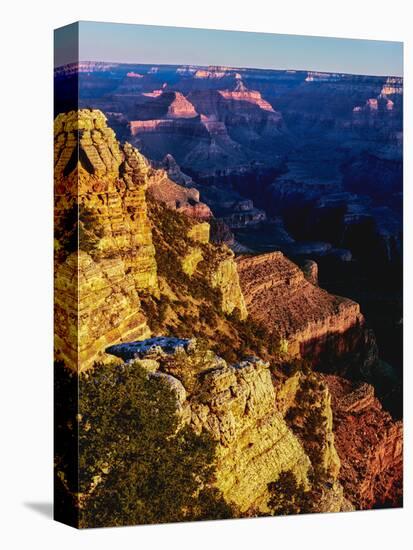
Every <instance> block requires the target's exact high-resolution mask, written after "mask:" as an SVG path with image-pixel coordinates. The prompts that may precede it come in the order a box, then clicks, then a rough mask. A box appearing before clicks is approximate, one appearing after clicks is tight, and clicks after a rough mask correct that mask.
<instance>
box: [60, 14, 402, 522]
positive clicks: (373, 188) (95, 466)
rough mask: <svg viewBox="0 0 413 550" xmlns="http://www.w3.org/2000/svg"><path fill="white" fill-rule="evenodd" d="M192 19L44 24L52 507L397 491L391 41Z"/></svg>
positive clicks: (218, 515) (398, 243) (397, 142)
mask: <svg viewBox="0 0 413 550" xmlns="http://www.w3.org/2000/svg"><path fill="white" fill-rule="evenodd" d="M198 32H199V34H197V31H196V30H195V29H172V28H168V27H145V26H140V25H121V24H106V23H105V24H104V23H101V24H100V23H87V22H81V23H74V24H72V25H69V26H67V27H62V28H61V29H58V30H57V31H55V53H56V55H55V70H54V85H55V107H54V199H55V204H54V218H55V219H54V227H55V234H54V236H55V239H54V267H55V269H54V273H55V285H54V288H55V314H54V318H55V338H54V340H55V375H54V380H55V457H54V458H55V460H54V473H55V482H54V487H55V518H56V519H57V520H58V521H61V522H63V523H66V524H69V525H72V526H74V527H78V528H88V527H106V526H122V525H134V524H148V523H150V524H156V523H165V522H179V521H194V520H206V519H209V520H210V519H226V518H248V517H259V516H277V515H287V514H288V515H289V514H304V513H320V512H345V511H347V512H348V511H357V510H373V509H378V508H398V507H401V506H402V505H403V354H402V347H403V346H402V334H403V322H402V315H403V280H402V273H403V75H402V74H400V63H401V62H402V46H401V45H400V44H398V43H390V42H389V43H380V44H382V45H384V46H383V47H387V46H386V44H387V45H388V48H390V50H391V54H392V56H390V58H391V59H392V60H393V61H394V65H391V64H390V66H385V67H383V71H381V73H380V74H371V72H374V71H370V70H369V66H370V65H369V63H372V60H371V58H370V57H369V56H368V55H367V54H366V53H365V52H366V51H367V50H365V48H364V46H365V44H366V42H367V41H363V40H359V41H349V40H345V39H341V40H339V41H338V42H337V43H336V42H334V44H333V42H331V47H332V48H336V49H337V57H338V58H339V59H342V55H347V57H348V59H350V60H353V62H354V74H353V73H350V72H348V71H342V72H340V71H339V70H337V69H335V70H330V67H329V66H328V65H326V59H327V58H326V56H325V54H324V53H323V52H325V48H326V46H327V47H328V44H329V42H328V41H329V40H330V39H315V38H312V37H294V36H291V37H286V36H284V35H259V34H257V33H237V36H236V37H235V35H234V34H232V33H231V32H230V31H205V30H199V31H198ZM208 33H210V35H209V34H208ZM283 36H284V38H283V48H281V46H280V44H279V40H280V37H283ZM208 37H209V38H208ZM298 39H307V40H308V44H309V46H310V45H311V51H312V52H313V55H314V60H313V61H312V64H311V66H310V65H309V67H308V70H306V69H305V68H302V63H309V61H307V60H308V58H307V56H306V54H305V52H304V51H303V52H302V57H303V61H302V63H301V64H299V65H297V64H294V63H298V61H297V59H295V60H294V57H292V53H291V52H294V51H297V48H296V47H295V46H294V44H295V42H294V41H295V40H298ZM235 40H237V41H239V42H237V43H239V44H243V48H244V49H245V52H246V51H247V50H248V56H247V57H246V58H245V60H244V57H243V48H238V49H237V50H234V48H233V45H234V43H235V42H234V41H235ZM320 40H321V42H320V45H317V44H318V41H320ZM331 40H334V41H336V40H338V39H331ZM350 42H352V44H351V47H350ZM166 44H168V45H166ZM126 46H127V48H126ZM225 47H227V48H228V51H226V50H225ZM219 48H221V50H220V49H219ZM231 48H232V49H231ZM183 51H185V55H184V54H182V52H183ZM368 51H370V52H371V51H374V43H373V42H372V43H371V47H370V48H368ZM228 52H235V53H232V54H228ZM245 52H244V55H246V54H245ZM269 52H270V53H272V54H273V62H271V63H270V61H268V60H269V59H271V57H270V56H269V55H268V54H269ZM178 54H179V55H180V56H181V57H182V59H181V58H179V59H178V57H179V55H178ZM339 54H340V55H339ZM341 54H342V55H341ZM217 55H222V58H223V59H225V64H222V65H217V64H216V59H217ZM231 56H232V57H231ZM160 59H162V60H163V62H160ZM228 59H231V60H232V61H231V63H228ZM280 59H281V60H282V59H284V62H282V63H281V61H280ZM200 60H203V61H200ZM251 60H252V61H251ZM356 61H357V63H358V64H357V63H356ZM269 63H270V64H269ZM277 63H279V65H277ZM288 63H292V65H291V66H289V68H288V69H285V68H280V67H283V66H285V65H286V64H288ZM314 63H315V64H316V66H317V67H316V68H315V66H314ZM268 64H269V65H268ZM254 67H255V68H254ZM374 67H376V65H374ZM392 69H394V70H392Z"/></svg>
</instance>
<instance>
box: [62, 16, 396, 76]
mask: <svg viewBox="0 0 413 550" xmlns="http://www.w3.org/2000/svg"><path fill="white" fill-rule="evenodd" d="M55 32H56V35H55V36H56V41H55V66H59V65H63V64H66V63H70V62H73V61H76V59H75V58H73V57H74V56H75V55H76V54H77V48H76V47H70V46H69V45H70V43H71V41H72V43H73V41H76V37H77V29H76V25H72V26H68V27H63V28H62V29H61V30H58V31H55ZM79 59H80V60H81V61H112V62H118V63H149V64H154V65H156V64H172V65H175V64H176V65H226V66H232V67H250V68H264V69H292V70H294V69H295V70H300V69H302V70H310V71H326V72H340V73H351V74H366V75H392V76H402V75H403V43H402V42H388V41H379V40H357V39H346V38H326V37H324V38H323V37H317V36H299V35H288V34H269V33H255V32H241V31H221V30H209V29H208V30H207V29H191V28H182V27H158V26H152V25H132V24H123V23H97V22H86V21H82V22H80V23H79Z"/></svg>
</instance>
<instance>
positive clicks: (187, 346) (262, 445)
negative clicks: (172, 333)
mask: <svg viewBox="0 0 413 550" xmlns="http://www.w3.org/2000/svg"><path fill="white" fill-rule="evenodd" d="M107 352H108V353H110V354H113V355H115V356H116V357H120V358H122V359H124V360H129V361H135V362H136V365H142V366H148V365H149V367H150V371H151V372H150V373H149V375H148V376H158V377H161V378H162V380H164V381H165V383H168V384H170V385H171V387H173V388H174V389H175V392H176V398H177V406H176V410H177V412H178V414H179V415H180V418H181V421H182V423H184V424H188V425H190V426H191V427H192V428H193V429H194V430H195V431H196V433H202V432H203V431H206V432H207V433H208V434H210V436H211V437H212V438H213V440H214V441H216V442H217V447H216V462H215V479H216V481H215V486H216V488H218V489H219V490H220V491H221V493H222V495H223V497H224V499H225V500H226V501H227V502H228V503H230V504H232V505H235V507H236V509H237V510H238V511H239V512H238V513H241V514H242V515H244V514H247V515H248V514H257V513H259V514H262V513H269V511H270V510H269V508H268V500H269V497H270V493H269V488H268V484H269V483H271V482H272V481H275V480H276V479H278V477H279V476H280V474H281V473H282V472H289V473H292V474H293V475H294V477H295V478H296V480H297V482H298V483H299V484H302V485H303V487H304V488H305V490H307V491H309V490H310V488H311V486H312V482H310V479H309V473H310V469H311V467H312V466H311V461H310V459H309V457H308V455H307V454H306V451H305V449H304V447H303V444H302V443H301V441H300V438H299V437H298V436H296V435H295V434H294V431H293V430H292V429H291V428H290V427H289V425H288V423H287V421H286V420H285V418H284V417H285V415H286V412H287V409H288V408H285V407H284V408H283V406H282V396H284V397H285V393H286V391H285V390H284V391H283V390H282V389H280V387H279V386H278V389H277V386H274V384H273V380H272V376H271V373H270V369H269V365H268V364H267V363H264V362H262V361H261V360H259V359H257V358H250V359H248V360H245V361H242V362H240V363H237V364H234V365H229V364H227V363H226V362H225V361H224V360H223V359H222V358H219V357H217V356H216V355H215V354H212V353H211V352H209V351H206V350H205V349H202V347H201V346H200V345H199V344H198V343H197V342H196V341H195V340H178V339H176V338H153V339H151V340H147V341H145V342H142V343H130V344H120V345H116V346H112V347H110V348H108V349H107ZM147 358H150V361H148V359H147ZM290 386H291V385H290ZM296 389H297V388H296ZM289 391H290V392H291V387H290V390H289ZM287 392H288V390H287ZM293 400H294V396H292V399H291V402H290V406H292V402H293ZM321 408H322V414H323V415H325V419H326V423H325V426H324V427H323V428H322V434H323V435H322V438H323V441H324V443H323V444H322V456H323V460H322V462H323V464H322V468H323V469H324V471H325V472H326V474H327V475H328V476H329V479H330V480H331V482H332V487H331V488H329V489H328V490H324V492H323V495H322V496H320V498H318V499H317V501H316V502H314V511H315V510H317V511H325V512H328V511H340V510H341V509H348V506H349V504H348V502H347V500H346V499H345V497H344V495H343V491H342V488H341V486H340V484H339V482H338V478H337V476H338V472H339V469H340V461H339V459H338V457H337V453H336V451H335V449H334V436H333V434H332V422H331V419H332V413H331V408H330V402H329V394H328V390H327V389H326V390H325V391H324V393H323V397H322V403H321ZM308 412H309V411H306V413H305V414H308Z"/></svg>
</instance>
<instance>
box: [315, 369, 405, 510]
mask: <svg viewBox="0 0 413 550" xmlns="http://www.w3.org/2000/svg"><path fill="white" fill-rule="evenodd" d="M325 380H326V382H327V385H328V388H329V390H330V393H331V395H332V407H333V411H334V433H335V445H336V449H337V452H338V454H339V456H340V459H341V470H340V474H339V479H340V481H341V483H342V485H343V487H344V490H345V494H346V497H347V498H348V499H349V500H350V501H351V502H353V504H354V505H355V506H356V507H357V508H358V509H362V510H364V509H369V508H374V507H386V506H391V507H397V506H401V505H402V494H403V425H402V422H400V421H397V422H395V421H393V420H392V418H391V416H390V414H389V413H387V412H386V411H384V410H383V409H382V406H381V404H380V402H379V400H378V399H377V398H376V397H375V395H374V389H373V387H372V386H370V385H369V384H354V383H352V382H349V381H348V380H345V379H344V378H341V377H338V376H331V375H328V376H325Z"/></svg>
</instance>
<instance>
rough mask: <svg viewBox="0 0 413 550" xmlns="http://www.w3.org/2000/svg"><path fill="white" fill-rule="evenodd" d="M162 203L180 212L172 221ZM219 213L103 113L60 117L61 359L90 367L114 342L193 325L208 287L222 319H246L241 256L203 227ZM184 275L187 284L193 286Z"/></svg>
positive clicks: (58, 269) (57, 249)
mask: <svg viewBox="0 0 413 550" xmlns="http://www.w3.org/2000/svg"><path fill="white" fill-rule="evenodd" d="M148 187H149V188H150V192H151V198H150V201H149V203H151V204H152V214H153V213H154V212H155V211H156V212H157V214H156V216H155V217H154V215H152V218H150V217H149V216H148V199H147V196H146V191H147V189H148ZM160 203H163V204H166V205H167V207H168V208H172V209H173V210H176V211H178V212H179V213H178V212H177V213H176V214H174V215H172V213H171V214H170V215H168V212H167V209H166V210H165V209H163V210H162V208H161V206H160ZM210 215H211V213H210V211H209V209H208V207H206V205H203V204H202V203H200V202H199V192H198V191H197V190H195V189H187V188H185V187H182V186H180V185H178V184H176V183H175V182H173V181H172V180H170V179H169V178H168V176H167V173H166V171H165V170H164V169H161V168H159V169H154V168H151V167H150V166H149V163H148V161H147V160H146V159H145V157H143V155H141V154H140V153H139V152H138V151H137V150H136V149H135V148H133V147H132V146H131V145H130V144H128V143H125V144H123V145H121V144H119V143H118V141H117V140H116V138H115V134H114V132H113V131H112V130H111V129H110V128H109V127H108V126H107V123H106V119H105V117H104V115H103V114H102V113H101V112H100V111H97V110H88V109H82V110H80V111H78V112H76V111H71V112H70V113H67V114H61V115H59V116H58V117H57V118H56V121H55V290H56V311H55V318H56V330H55V333H56V357H57V358H60V359H63V360H64V361H65V362H66V363H67V365H68V366H70V367H71V368H74V369H77V368H80V369H85V368H89V367H91V366H92V365H93V363H94V362H95V361H103V360H105V355H104V354H103V351H104V348H105V347H106V346H108V345H110V344H113V343H116V342H121V341H128V340H131V339H143V338H147V337H148V336H150V335H151V333H152V331H153V329H156V330H161V329H162V330H171V328H172V327H175V328H177V327H179V326H185V325H187V320H188V319H189V317H188V315H189V314H190V313H191V314H192V315H195V316H196V317H197V318H199V315H200V314H202V308H203V307H204V305H205V307H207V308H208V307H210V304H208V302H207V299H206V296H202V295H201V293H200V290H201V288H205V293H206V294H208V288H209V289H210V290H211V292H214V291H216V298H217V303H218V302H219V303H218V309H217V311H216V313H215V315H218V316H219V315H220V314H222V316H223V315H224V314H230V313H231V312H232V311H233V310H234V309H235V308H238V310H239V311H240V316H241V318H244V317H245V316H246V309H245V304H244V299H243V296H242V293H241V290H240V287H239V281H238V274H237V270H236V266H235V263H234V259H233V253H232V252H231V251H230V250H229V249H227V248H226V247H225V246H219V247H218V246H216V245H212V244H210V243H209V224H208V223H206V222H204V221H202V220H204V219H205V218H209V217H210ZM188 216H189V217H188ZM191 218H193V219H191ZM155 241H156V243H155V244H156V245H157V249H156V248H155V246H154V242H155ZM78 249H79V250H78ZM173 260H174V261H175V263H174V261H173ZM158 263H160V266H158ZM159 271H160V273H159ZM180 274H182V278H184V277H185V276H186V277H187V279H185V281H186V283H187V284H186V286H185V285H182V279H180V278H179V277H180ZM174 287H175V288H176V290H177V291H178V292H177V293H176V292H174V290H173V289H174ZM195 294H196V295H197V296H198V297H196V296H195ZM171 297H172V299H171ZM188 300H190V302H192V308H191V307H190V302H189V301H188ZM167 304H170V305H169V306H168V305H167ZM165 305H166V309H165ZM150 306H153V307H152V308H151V307H150ZM187 306H188V307H187ZM162 308H163V309H162ZM185 310H187V311H186V312H185ZM158 315H161V316H162V321H161V322H160V323H159V322H158V323H157V321H159V319H155V317H157V316H158ZM222 322H223V330H225V331H226V332H228V328H227V327H226V325H225V323H226V321H225V319H224V320H223V321H222ZM168 327H169V328H168ZM198 328H199V330H202V326H201V325H200V324H199V326H198ZM77 354H78V355H77ZM77 359H78V364H77Z"/></svg>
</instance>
